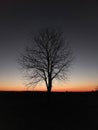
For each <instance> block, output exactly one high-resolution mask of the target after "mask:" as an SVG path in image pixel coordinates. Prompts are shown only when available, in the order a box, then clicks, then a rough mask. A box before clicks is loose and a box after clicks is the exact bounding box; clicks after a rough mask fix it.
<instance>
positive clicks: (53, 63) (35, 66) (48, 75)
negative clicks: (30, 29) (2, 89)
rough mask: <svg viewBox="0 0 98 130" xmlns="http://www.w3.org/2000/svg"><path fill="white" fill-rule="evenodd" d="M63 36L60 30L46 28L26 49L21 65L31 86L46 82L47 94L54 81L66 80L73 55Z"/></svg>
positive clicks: (36, 35)
mask: <svg viewBox="0 0 98 130" xmlns="http://www.w3.org/2000/svg"><path fill="white" fill-rule="evenodd" d="M63 34H64V33H63V32H61V31H59V30H58V29H54V28H45V29H43V30H40V31H39V32H38V33H37V34H35V36H34V37H33V38H32V39H33V40H32V44H31V46H28V47H26V50H25V53H24V54H23V55H21V59H20V64H21V66H22V68H23V69H25V70H26V72H27V73H26V74H27V77H29V79H30V82H29V85H30V86H32V85H35V84H37V83H39V82H40V81H44V82H45V84H46V87H47V92H51V88H52V83H53V80H54V79H64V80H65V79H66V74H67V71H68V69H69V67H70V65H71V62H72V60H73V55H72V50H71V48H70V46H69V44H68V43H67V42H65V38H64V36H63Z"/></svg>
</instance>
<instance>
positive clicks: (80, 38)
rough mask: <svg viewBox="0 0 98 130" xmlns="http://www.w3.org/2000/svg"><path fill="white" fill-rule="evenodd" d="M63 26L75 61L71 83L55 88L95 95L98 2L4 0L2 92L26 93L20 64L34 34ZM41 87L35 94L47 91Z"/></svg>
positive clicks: (0, 8) (0, 17) (0, 6)
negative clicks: (15, 91)
mask: <svg viewBox="0 0 98 130" xmlns="http://www.w3.org/2000/svg"><path fill="white" fill-rule="evenodd" d="M48 26H51V27H55V26H59V27H61V28H62V29H63V31H64V33H65V38H66V39H67V40H68V41H69V43H70V44H71V46H72V49H73V52H74V56H75V60H74V62H73V65H72V67H71V69H70V72H69V74H68V80H67V81H65V82H62V81H61V82H59V81H57V82H56V83H54V84H53V89H54V90H58V91H69V90H70V91H92V90H94V89H95V88H96V86H97V85H98V2H97V1H95V0H92V1H90V0H72V1H71V0H68V1H67V0H66V1H65V0H64V1H62V0H58V1H56V0H54V1H53V0H52V1H51V0H39V1H38V0H1V1H0V90H25V89H26V88H25V83H24V76H23V73H22V72H21V70H20V66H19V64H18V62H17V59H18V58H19V53H21V52H24V49H25V46H26V45H28V44H29V42H30V38H31V34H32V33H35V32H37V31H38V30H39V29H41V28H45V27H48ZM45 89H46V88H45V85H44V84H43V83H42V84H39V85H38V86H37V87H36V88H34V89H33V90H45Z"/></svg>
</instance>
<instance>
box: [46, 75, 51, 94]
mask: <svg viewBox="0 0 98 130" xmlns="http://www.w3.org/2000/svg"><path fill="white" fill-rule="evenodd" d="M51 88H52V80H51V76H49V79H48V86H47V92H48V93H50V92H51Z"/></svg>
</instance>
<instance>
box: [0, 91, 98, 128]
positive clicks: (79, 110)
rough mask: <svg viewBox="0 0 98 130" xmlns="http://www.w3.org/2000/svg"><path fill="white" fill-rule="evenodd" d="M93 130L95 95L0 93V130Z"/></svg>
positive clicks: (97, 120)
mask: <svg viewBox="0 0 98 130" xmlns="http://www.w3.org/2000/svg"><path fill="white" fill-rule="evenodd" d="M7 129H9V130H40V129H42V130H43V129H45V130H47V129H49V130H97V129H98V93H97V92H85V93H79V92H78V93H72V92H65V93H57V92H52V93H51V94H50V98H49V97H48V96H47V93H46V92H0V130H7Z"/></svg>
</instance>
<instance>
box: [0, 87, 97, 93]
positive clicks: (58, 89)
mask: <svg viewBox="0 0 98 130" xmlns="http://www.w3.org/2000/svg"><path fill="white" fill-rule="evenodd" d="M94 90H95V87H94V86H85V87H73V86H72V87H69V86H67V87H59V86H58V87H53V88H52V92H55V91H56V92H67V91H71V92H86V91H94ZM0 91H47V89H46V87H41V86H40V87H37V86H36V87H35V88H34V89H33V87H31V88H29V89H27V88H26V87H25V86H21V87H20V86H18V87H17V86H15V87H13V86H10V87H9V86H3V87H1V86H0Z"/></svg>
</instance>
